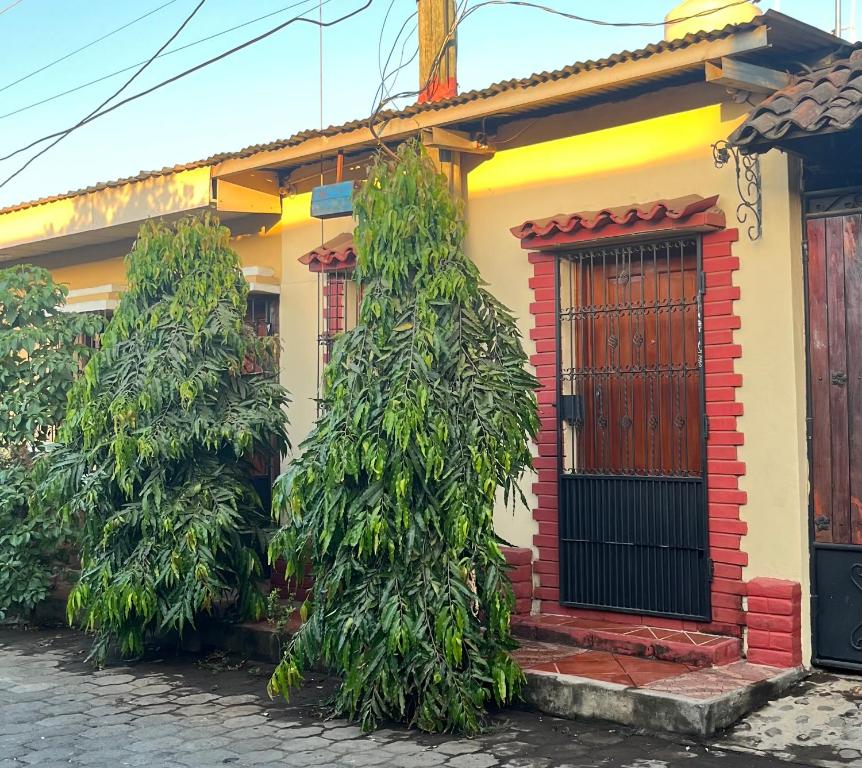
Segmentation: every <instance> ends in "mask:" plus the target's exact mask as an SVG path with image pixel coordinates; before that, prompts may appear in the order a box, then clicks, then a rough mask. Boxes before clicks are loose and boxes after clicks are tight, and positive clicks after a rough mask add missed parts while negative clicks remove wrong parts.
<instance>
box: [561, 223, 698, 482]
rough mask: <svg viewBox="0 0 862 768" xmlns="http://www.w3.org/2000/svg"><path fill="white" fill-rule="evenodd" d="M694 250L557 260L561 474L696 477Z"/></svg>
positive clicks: (678, 244) (678, 242) (636, 248)
mask: <svg viewBox="0 0 862 768" xmlns="http://www.w3.org/2000/svg"><path fill="white" fill-rule="evenodd" d="M698 254H699V245H698V241H697V240H695V239H690V238H687V239H675V240H663V241H658V242H652V243H640V244H631V245H619V246H614V247H606V248H598V249H590V250H584V251H578V252H575V253H573V254H567V255H565V256H563V257H561V259H560V272H559V279H560V351H561V370H560V385H561V392H560V395H561V400H560V401H561V410H562V414H561V416H562V419H563V421H564V428H563V433H564V434H563V437H564V439H563V456H564V460H563V461H564V465H563V471H564V472H566V473H571V474H619V475H632V476H640V475H643V476H660V477H700V476H701V475H702V473H703V445H702V432H703V429H702V426H703V425H702V386H703V384H702V380H703V348H702V342H701V328H700V322H701V321H700V278H699V263H698V262H699V255H698Z"/></svg>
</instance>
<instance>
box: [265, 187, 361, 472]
mask: <svg viewBox="0 0 862 768" xmlns="http://www.w3.org/2000/svg"><path fill="white" fill-rule="evenodd" d="M310 210H311V194H310V193H304V194H297V195H294V196H293V197H287V198H285V199H284V201H283V206H282V216H281V220H280V221H279V222H278V224H276V225H275V226H274V227H273V228H272V229H271V230H270V232H269V233H268V236H270V237H275V238H277V239H278V241H279V243H280V258H281V275H282V281H281V302H280V307H281V314H280V317H279V325H280V327H281V339H282V364H281V381H282V383H283V384H284V386H285V387H287V389H288V391H289V392H290V395H291V406H290V429H289V436H290V441H291V444H292V446H293V449H292V451H291V454H290V455H294V456H295V455H297V453H298V449H299V444H300V443H301V442H302V440H303V439H305V437H306V436H307V435H308V433H309V432H310V431H311V428H312V426H313V425H314V420H315V418H316V417H317V405H316V403H315V398H316V397H317V380H318V375H317V372H318V360H319V352H320V348H319V345H318V342H317V334H318V316H319V313H320V309H319V306H318V278H317V275H316V274H314V273H313V272H311V271H310V270H309V269H308V267H307V266H306V265H305V264H300V263H299V261H298V259H299V257H300V256H302V255H303V254H304V253H308V251H310V250H312V249H313V248H315V247H317V246H318V245H320V244H321V243H322V242H324V241H326V240H329V239H330V238H333V237H335V236H336V235H338V234H340V233H342V232H345V231H349V230H352V228H353V222H352V219H344V218H339V219H330V220H328V221H323V222H322V221H319V220H318V219H312V218H311V216H310Z"/></svg>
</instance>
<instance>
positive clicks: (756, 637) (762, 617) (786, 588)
mask: <svg viewBox="0 0 862 768" xmlns="http://www.w3.org/2000/svg"><path fill="white" fill-rule="evenodd" d="M747 620H748V660H749V661H750V662H752V663H753V664H768V665H770V666H773V667H797V666H799V665H800V664H802V587H801V586H800V585H799V584H798V583H796V582H795V581H783V580H781V579H752V580H751V581H749V582H748V616H747Z"/></svg>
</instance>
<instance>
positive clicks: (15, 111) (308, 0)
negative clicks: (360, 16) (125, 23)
mask: <svg viewBox="0 0 862 768" xmlns="http://www.w3.org/2000/svg"><path fill="white" fill-rule="evenodd" d="M171 2H176V0H171ZM311 2H314V0H299V2H296V3H291V4H290V5H286V6H285V7H284V8H279V9H278V10H276V11H272V12H271V13H266V14H264V15H263V16H258V17H257V18H254V19H249V20H248V21H244V22H242V23H240V24H235V25H234V26H232V27H228V28H227V29H223V30H221V31H220V32H214V33H213V34H211V35H207V36H206V37H201V38H199V39H197V40H192V41H191V42H190V43H186V44H185V45H181V46H179V47H178V48H171V50H169V51H164V52H163V53H160V54H159V55H158V56H157V57H156V58H158V59H162V58H164V57H166V56H172V55H173V54H175V53H180V51H185V50H186V49H188V48H193V47H194V46H196V45H201V43H207V42H209V41H210V40H214V39H215V38H217V37H222V36H223V35H227V34H229V33H230V32H235V31H236V30H238V29H242V28H243V27H248V26H250V25H251V24H256V23H257V22H258V21H263V20H264V19H268V18H270V17H271V16H278V15H279V14H281V13H284V12H285V11H291V10H293V9H294V8H298V7H299V6H301V5H307V4H309V3H311ZM331 2H332V0H323V2H322V4H323V5H328V4H329V3H331ZM160 7H164V6H160ZM157 10H158V9H157ZM304 12H305V11H303V13H304ZM69 55H72V54H69ZM58 61H60V59H58ZM143 63H144V62H143V61H138V62H136V63H134V64H129V65H128V66H126V67H123V68H122V69H117V70H114V71H113V72H108V73H107V74H105V75H101V76H100V77H97V78H95V79H94V80H88V81H87V82H86V83H81V84H80V85H76V86H73V87H72V88H68V89H67V90H65V91H60V92H59V93H55V94H53V95H52V96H46V97H45V98H44V99H40V100H39V101H34V102H33V103H32V104H26V105H24V106H23V107H18V108H17V109H13V110H12V111H11V112H6V113H4V114H0V120H4V119H5V118H7V117H12V116H13V115H18V114H21V112H26V111H27V110H29V109H33V108H35V107H40V106H42V104H47V103H48V102H50V101H54V100H55V99H59V98H62V97H63V96H68V95H69V94H70V93H75V92H76V91H80V90H83V89H84V88H89V87H90V86H91V85H96V84H97V83H101V82H104V81H105V80H110V79H111V78H112V77H116V76H117V75H121V74H123V72H129V71H130V70H132V69H134V68H135V67H139V66H140V65H141V64H143ZM47 66H50V64H49V65H46V67H47ZM37 71H38V70H37ZM32 74H35V73H32ZM28 77H29V75H28ZM15 82H18V81H15ZM10 85H14V83H10ZM6 87H7V88H8V87H9V86H6ZM2 90H3V88H0V91H2Z"/></svg>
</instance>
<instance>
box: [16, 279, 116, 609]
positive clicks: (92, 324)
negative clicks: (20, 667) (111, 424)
mask: <svg viewBox="0 0 862 768" xmlns="http://www.w3.org/2000/svg"><path fill="white" fill-rule="evenodd" d="M67 293H68V291H67V289H66V287H65V286H64V285H61V284H58V283H55V282H54V280H53V278H52V277H51V273H50V272H48V271H47V270H46V269H42V268H41V267H36V266H32V265H29V264H23V265H16V266H14V267H7V268H5V269H0V619H3V618H6V617H9V616H19V617H20V616H26V615H27V614H28V613H29V612H30V611H31V610H32V609H33V608H34V607H35V606H36V605H37V604H38V603H39V602H40V601H41V600H43V599H44V598H45V596H46V595H47V593H48V591H49V588H50V585H51V578H52V570H53V568H54V567H55V566H57V565H58V556H59V553H60V551H61V550H62V549H63V546H64V543H65V541H66V538H67V535H68V533H69V531H68V530H67V529H66V527H65V526H64V525H63V524H62V521H61V520H60V519H59V518H58V517H57V516H56V515H52V514H51V513H50V512H48V511H45V510H39V509H37V508H36V507H35V505H32V504H31V502H32V500H33V493H34V490H35V480H34V478H35V476H36V475H35V465H36V464H37V463H38V462H39V461H40V459H41V457H42V456H43V455H44V452H45V447H46V444H47V443H49V441H50V440H51V439H52V437H53V435H54V430H55V429H56V428H57V426H59V424H60V423H61V421H62V420H63V416H64V415H65V412H66V398H67V395H68V392H69V389H70V388H71V386H72V382H73V381H74V379H75V378H76V376H77V375H78V373H79V371H80V369H81V366H82V365H83V364H84V363H85V362H86V360H87V357H88V355H89V354H90V351H91V350H89V349H88V348H87V347H86V346H85V345H84V344H83V343H82V341H83V339H82V336H84V335H92V334H95V333H96V332H97V331H98V329H99V327H100V318H98V317H95V316H87V315H83V314H78V313H75V312H65V311H63V307H64V305H65V303H66V295H67Z"/></svg>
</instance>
